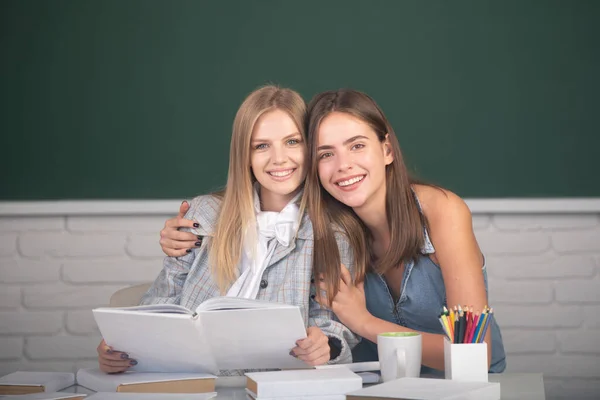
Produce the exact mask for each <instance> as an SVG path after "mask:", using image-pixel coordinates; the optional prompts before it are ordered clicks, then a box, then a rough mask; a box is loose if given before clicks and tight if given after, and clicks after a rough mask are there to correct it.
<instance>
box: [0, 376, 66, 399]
mask: <svg viewBox="0 0 600 400" xmlns="http://www.w3.org/2000/svg"><path fill="white" fill-rule="evenodd" d="M74 384H75V374H73V373H71V372H29V371H17V372H13V373H12V374H8V375H5V376H3V377H1V378H0V395H24V394H31V393H53V392H58V391H59V390H61V389H64V388H66V387H69V386H72V385H74Z"/></svg>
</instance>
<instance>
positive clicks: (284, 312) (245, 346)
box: [198, 305, 308, 369]
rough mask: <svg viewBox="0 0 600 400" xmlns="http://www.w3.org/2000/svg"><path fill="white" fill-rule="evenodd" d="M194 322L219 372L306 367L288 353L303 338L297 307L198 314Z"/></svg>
mask: <svg viewBox="0 0 600 400" xmlns="http://www.w3.org/2000/svg"><path fill="white" fill-rule="evenodd" d="M284 306H285V305H284ZM198 319H199V322H200V323H201V325H202V329H203V332H204V333H205V337H206V340H207V341H208V342H209V343H210V345H211V348H213V349H214V355H215V358H216V362H217V365H218V366H219V368H220V369H262V368H308V365H306V364H305V363H304V362H303V361H301V360H299V359H297V358H295V357H293V356H290V354H289V352H290V350H291V349H292V348H294V347H295V346H296V340H298V339H303V338H305V337H306V328H305V326H304V320H303V319H302V316H301V315H300V308H299V307H298V306H289V305H288V306H286V307H277V308H264V309H246V310H221V311H201V312H199V313H198Z"/></svg>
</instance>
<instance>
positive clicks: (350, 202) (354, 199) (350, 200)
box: [333, 195, 365, 208]
mask: <svg viewBox="0 0 600 400" xmlns="http://www.w3.org/2000/svg"><path fill="white" fill-rule="evenodd" d="M333 197H335V199H336V200H337V201H339V202H340V203H342V204H345V205H347V206H348V207H350V208H360V207H361V206H362V205H363V204H365V201H364V199H363V198H362V196H361V197H360V198H359V197H358V196H351V197H350V196H343V195H342V196H333Z"/></svg>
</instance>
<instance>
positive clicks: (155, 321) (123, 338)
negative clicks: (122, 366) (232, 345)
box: [93, 308, 218, 373]
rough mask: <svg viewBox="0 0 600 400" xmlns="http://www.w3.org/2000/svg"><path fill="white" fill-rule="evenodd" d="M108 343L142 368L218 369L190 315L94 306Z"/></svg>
mask: <svg viewBox="0 0 600 400" xmlns="http://www.w3.org/2000/svg"><path fill="white" fill-rule="evenodd" d="M93 312H94V318H95V319H96V323H97V324H98V327H99V328H100V332H101V334H102V337H103V338H104V340H106V343H107V344H108V345H109V346H111V347H112V348H113V349H114V350H118V351H123V352H126V353H128V354H129V356H130V358H132V359H135V360H136V361H137V362H138V364H137V365H136V366H134V367H131V370H132V371H140V372H142V371H143V372H205V373H216V372H218V369H217V366H216V364H215V361H214V358H213V356H212V352H211V349H210V347H209V346H208V344H207V342H206V340H205V338H204V337H203V336H202V334H201V331H200V330H199V329H200V328H199V327H198V326H197V325H196V319H195V318H194V317H192V316H191V315H182V314H165V313H159V314H154V313H138V312H125V311H123V310H113V309H111V308H103V309H95V310H94V311H93Z"/></svg>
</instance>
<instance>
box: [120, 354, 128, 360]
mask: <svg viewBox="0 0 600 400" xmlns="http://www.w3.org/2000/svg"><path fill="white" fill-rule="evenodd" d="M121 358H122V359H123V360H127V359H128V358H129V354H125V353H121Z"/></svg>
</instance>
